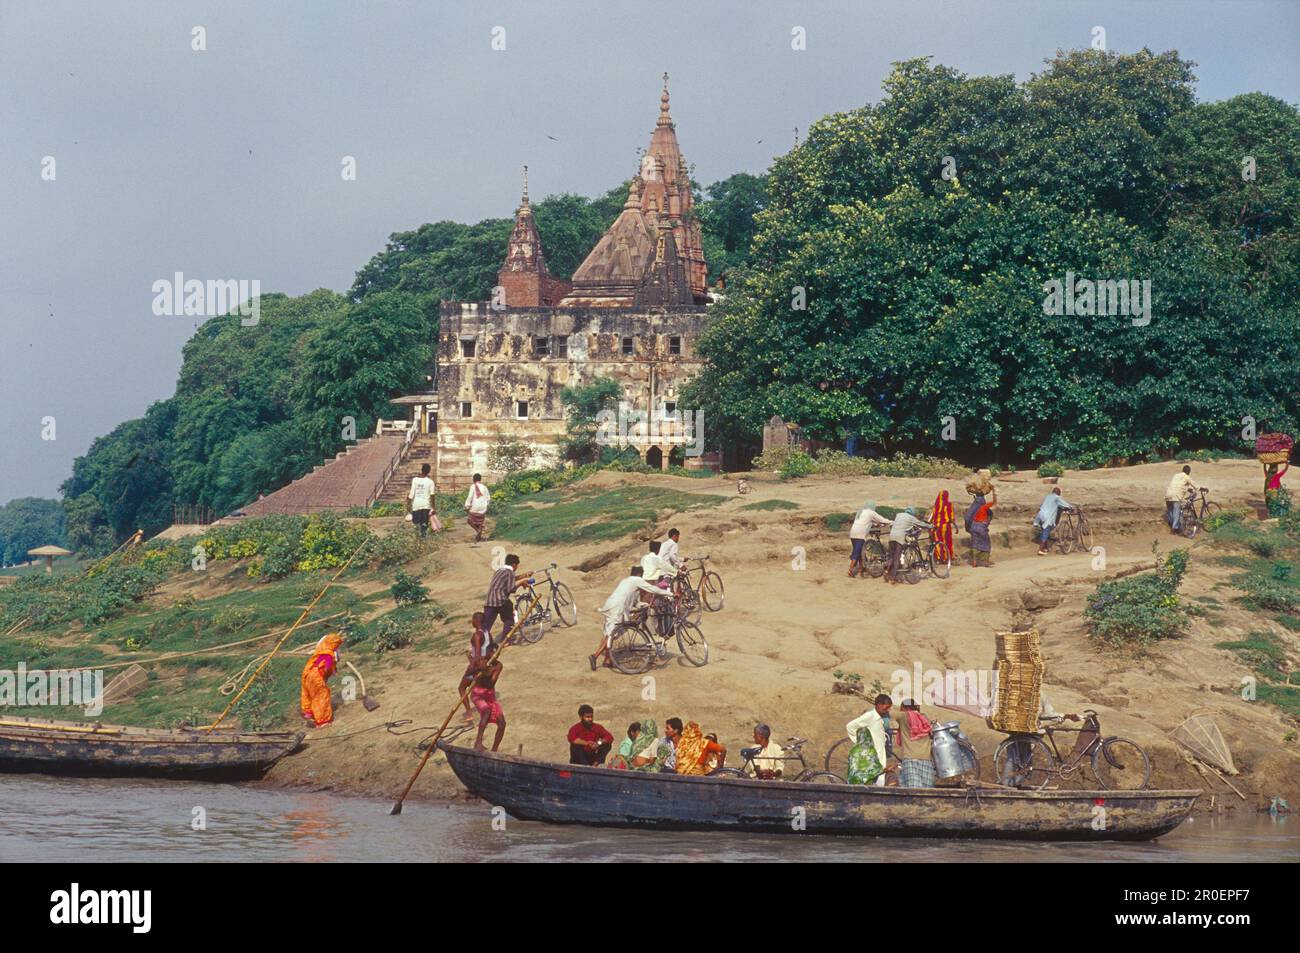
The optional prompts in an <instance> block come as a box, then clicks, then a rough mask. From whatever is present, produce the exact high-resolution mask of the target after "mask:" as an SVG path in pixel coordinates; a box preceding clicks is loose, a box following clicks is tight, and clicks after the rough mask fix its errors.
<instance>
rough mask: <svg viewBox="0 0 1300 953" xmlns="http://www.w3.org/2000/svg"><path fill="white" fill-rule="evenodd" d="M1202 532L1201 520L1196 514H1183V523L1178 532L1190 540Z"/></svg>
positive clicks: (1180, 524)
mask: <svg viewBox="0 0 1300 953" xmlns="http://www.w3.org/2000/svg"><path fill="white" fill-rule="evenodd" d="M1200 531H1201V520H1200V517H1198V516H1197V515H1196V514H1195V513H1190V512H1188V513H1183V515H1182V521H1181V522H1180V523H1179V526H1178V532H1180V533H1182V534H1183V536H1185V537H1187V538H1188V539H1195V538H1196V534H1197V533H1199V532H1200Z"/></svg>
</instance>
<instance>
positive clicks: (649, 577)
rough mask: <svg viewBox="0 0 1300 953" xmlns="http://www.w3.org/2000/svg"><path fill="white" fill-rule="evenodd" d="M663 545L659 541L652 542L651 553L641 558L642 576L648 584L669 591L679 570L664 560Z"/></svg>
mask: <svg viewBox="0 0 1300 953" xmlns="http://www.w3.org/2000/svg"><path fill="white" fill-rule="evenodd" d="M662 550H663V546H662V544H661V543H660V542H659V541H658V540H651V541H650V552H648V553H646V554H645V555H644V556H642V557H641V576H642V578H644V579H645V581H646V582H653V583H655V584H656V585H657V586H658V587H659V588H660V589H667V588H668V586H669V585H670V583H671V581H672V578H673V577H674V576H676V575H677V569H676V567H674V566H673V565H672V564H671V563H669V562H668V561H667V560H665V559H664V558H663V556H662V555H661V552H662Z"/></svg>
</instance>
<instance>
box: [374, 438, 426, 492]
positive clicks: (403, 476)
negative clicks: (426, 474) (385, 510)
mask: <svg viewBox="0 0 1300 953" xmlns="http://www.w3.org/2000/svg"><path fill="white" fill-rule="evenodd" d="M426 463H427V464H429V468H430V470H431V471H432V472H431V473H430V476H435V475H436V474H437V472H438V436H437V434H431V433H422V434H419V435H418V436H417V437H416V438H415V439H414V440H413V441H411V449H410V450H408V451H407V454H406V457H405V458H404V459H403V460H402V464H401V466H399V467H398V468H397V469H396V470H395V471H394V472H393V475H392V476H391V477H389V479H388V482H387V483H386V484H384V490H383V492H382V493H380V494H379V502H381V503H402V502H405V500H406V494H407V493H408V492H409V491H410V489H411V481H412V480H413V479H415V478H416V477H418V476H419V475H420V467H421V466H422V465H423V464H426Z"/></svg>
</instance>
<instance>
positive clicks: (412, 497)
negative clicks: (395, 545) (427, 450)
mask: <svg viewBox="0 0 1300 953" xmlns="http://www.w3.org/2000/svg"><path fill="white" fill-rule="evenodd" d="M429 469H430V468H429V464H427V463H425V464H421V466H420V475H419V476H418V477H413V478H412V480H411V489H410V491H409V492H408V493H407V494H406V499H407V500H408V502H409V505H410V508H411V522H412V523H414V524H415V531H416V532H417V533H419V534H420V535H421V536H424V535H425V534H426V533H428V532H429V514H430V512H432V510H433V495H434V492H435V490H434V486H433V480H431V479H430V478H429Z"/></svg>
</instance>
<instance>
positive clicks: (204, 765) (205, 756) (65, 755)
mask: <svg viewBox="0 0 1300 953" xmlns="http://www.w3.org/2000/svg"><path fill="white" fill-rule="evenodd" d="M303 736H304V733H303V732H292V731H223V730H216V731H212V732H206V731H203V730H201V729H188V728H178V729H163V728H133V727H129V726H126V725H103V724H98V723H94V724H83V723H79V722H71V721H52V720H47V719H41V718H6V719H0V771H3V772H38V773H41V774H64V775H78V776H83V777H162V778H187V779H194V780H205V781H239V780H247V779H250V778H258V777H261V776H262V775H263V774H265V773H266V772H267V771H268V770H269V769H270V767H271V766H272V765H273V764H275V763H276V762H277V761H279V760H280V759H281V758H283V757H284V756H285V755H287V754H289V753H290V752H292V751H294V750H295V749H296V748H297V747H298V746H299V745H300V744H301V743H302V739H303Z"/></svg>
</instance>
